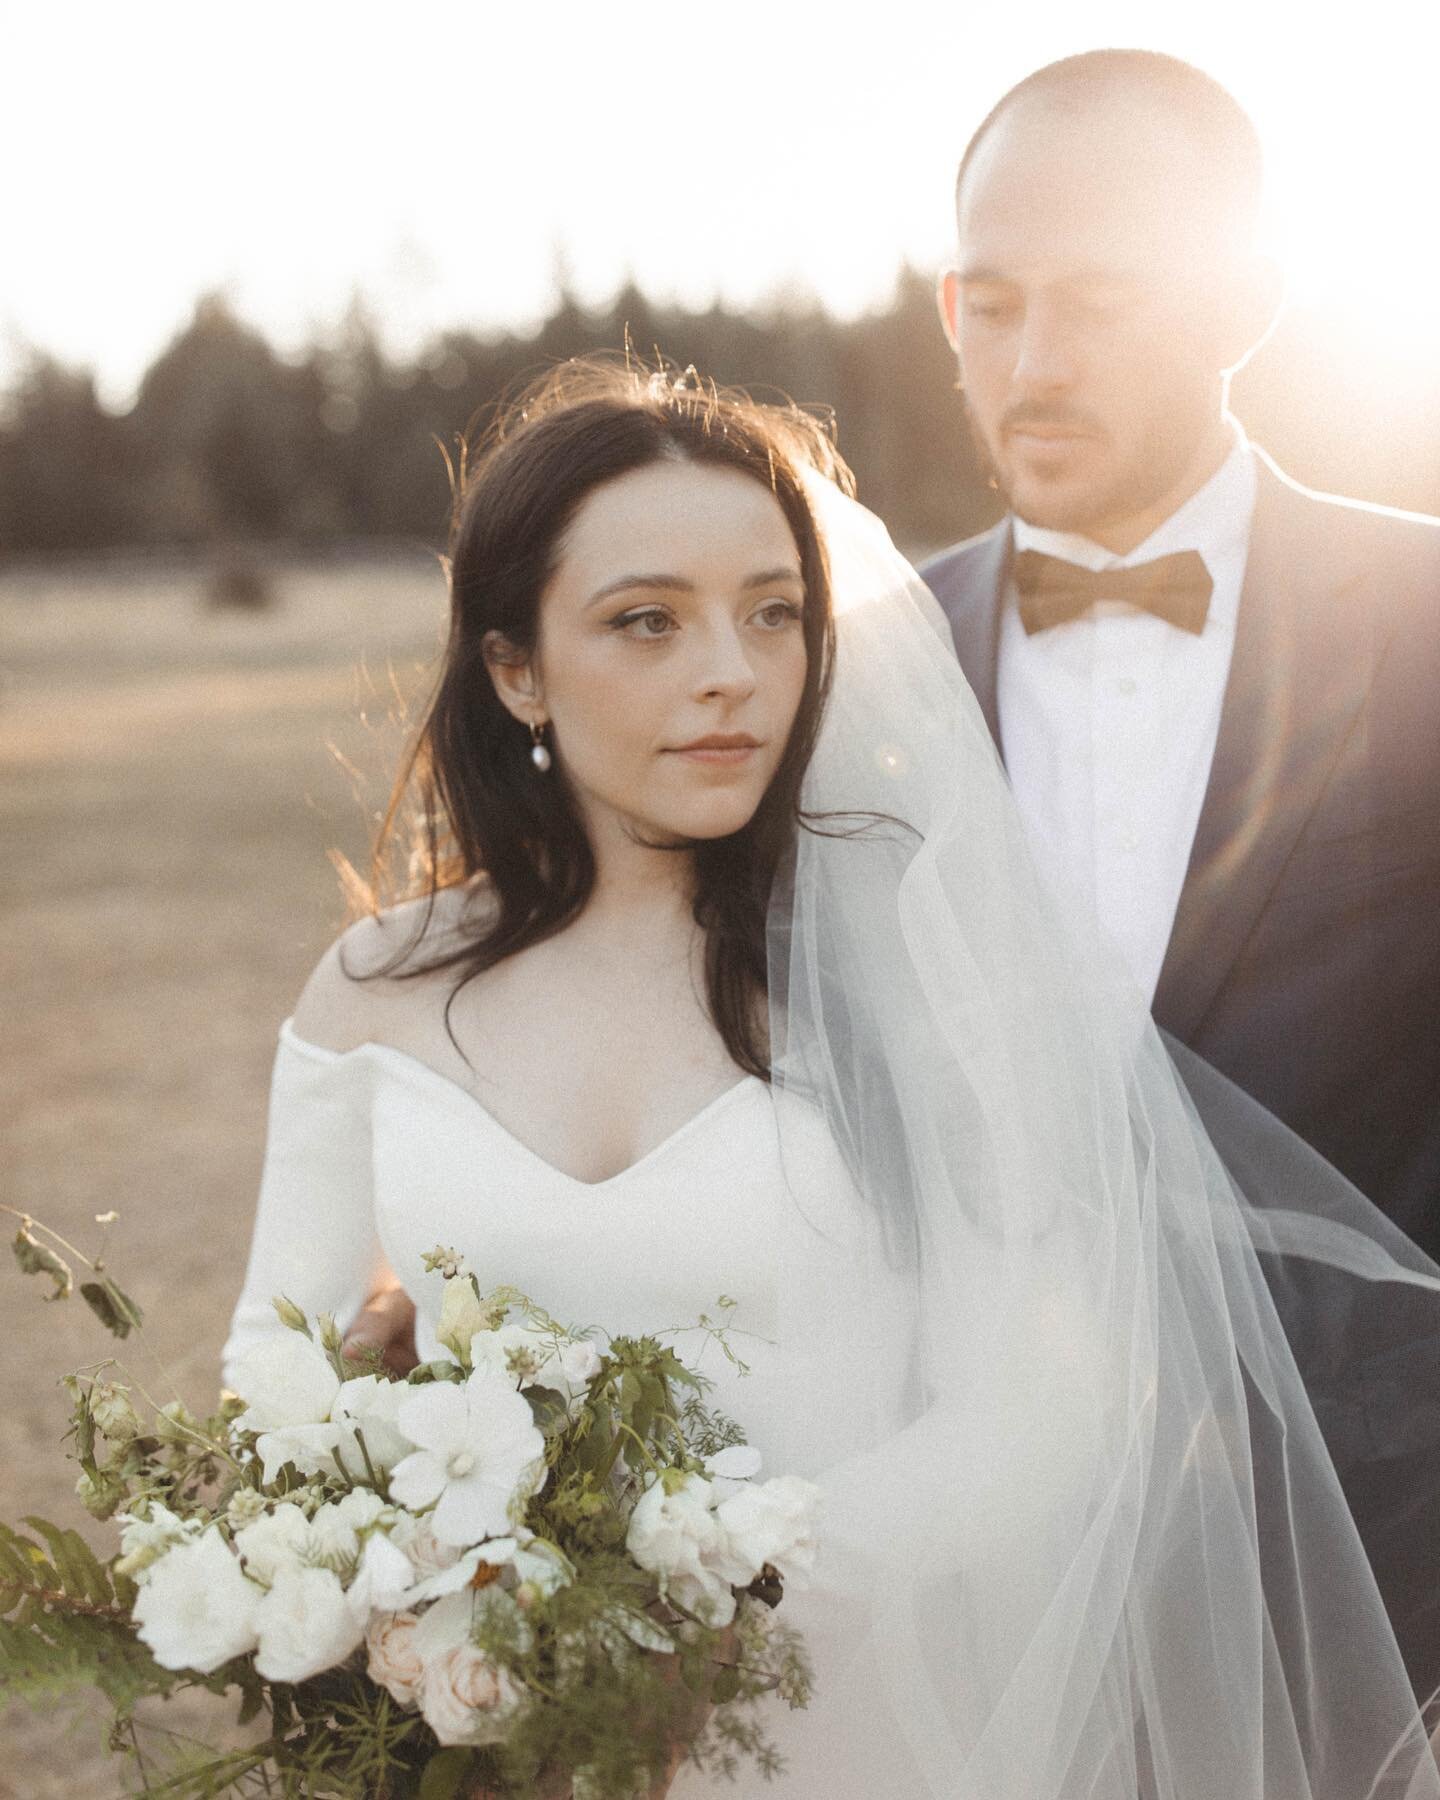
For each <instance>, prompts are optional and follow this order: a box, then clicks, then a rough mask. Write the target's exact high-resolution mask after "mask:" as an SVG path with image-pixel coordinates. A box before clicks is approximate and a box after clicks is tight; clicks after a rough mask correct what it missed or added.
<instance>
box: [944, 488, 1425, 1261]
mask: <svg viewBox="0 0 1440 1800" xmlns="http://www.w3.org/2000/svg"><path fill="white" fill-rule="evenodd" d="M1010 555H1011V533H1010V525H1009V521H1008V520H1002V521H1001V523H1000V524H999V525H997V526H995V527H994V528H993V529H992V530H991V531H988V532H986V533H984V534H983V535H982V536H980V537H977V538H972V539H971V540H970V541H969V542H967V543H964V544H961V545H959V546H958V547H956V548H954V549H951V550H947V551H945V552H943V553H942V554H941V555H940V556H938V557H936V558H934V559H933V560H932V561H931V562H929V563H928V564H927V565H926V566H925V568H924V569H923V570H922V571H921V572H922V574H923V575H924V577H925V579H926V581H927V582H928V583H929V585H930V587H931V589H932V591H933V592H934V594H935V596H936V598H937V599H938V600H939V602H940V605H941V606H942V607H943V608H944V610H945V613H946V615H947V617H948V618H949V620H950V624H951V628H952V630H953V632H954V636H955V647H956V650H957V652H958V653H959V657H960V662H961V664H962V666H963V667H964V670H965V673H966V676H967V677H968V679H969V681H970V684H971V686H972V687H973V688H974V690H975V693H976V695H977V697H978V699H979V701H980V704H981V706H982V708H983V709H984V712H985V716H986V718H987V719H988V721H989V723H990V729H991V731H992V732H993V733H994V735H995V738H996V741H997V743H999V745H1000V749H1001V753H1002V755H1003V753H1004V742H1003V738H1002V734H1001V731H1000V727H999V718H998V713H997V709H996V699H995V675H996V653H997V647H998V642H999V622H1000V608H1001V603H1002V600H1003V597H1004V594H1005V591H1006V585H1007V577H1008V570H1009V561H1010ZM1154 1014H1155V1018H1156V1021H1157V1023H1158V1024H1159V1025H1161V1026H1162V1027H1164V1028H1166V1029H1167V1030H1169V1031H1170V1032H1172V1033H1173V1034H1174V1035H1175V1036H1176V1037H1177V1038H1179V1039H1180V1040H1181V1042H1182V1043H1184V1044H1188V1045H1189V1046H1190V1047H1191V1048H1192V1049H1194V1050H1195V1051H1197V1052H1198V1053H1199V1054H1200V1055H1201V1056H1203V1057H1204V1058H1205V1059H1206V1060H1207V1061H1208V1062H1210V1063H1212V1064H1213V1065H1214V1066H1215V1067H1216V1068H1218V1069H1220V1070H1221V1071H1222V1073H1224V1074H1225V1075H1228V1076H1229V1077H1230V1079H1231V1080H1232V1081H1234V1082H1235V1083H1237V1085H1239V1086H1240V1087H1242V1088H1244V1089H1246V1090H1247V1091H1248V1092H1249V1093H1251V1094H1253V1095H1254V1096H1255V1098H1256V1099H1257V1100H1260V1101H1261V1102H1262V1103H1263V1104H1264V1105H1265V1106H1267V1107H1268V1108H1269V1109H1270V1110H1271V1111H1272V1112H1274V1113H1276V1114H1277V1115H1278V1116H1279V1117H1280V1118H1281V1119H1283V1120H1284V1121H1285V1122H1286V1124H1288V1125H1289V1126H1290V1127H1291V1128H1292V1129H1293V1130H1294V1131H1296V1132H1297V1133H1298V1134H1299V1135H1300V1136H1301V1137H1302V1138H1304V1139H1306V1140H1307V1141H1308V1142H1309V1143H1311V1144H1313V1145H1314V1146H1315V1148H1316V1149H1317V1150H1319V1151H1320V1152H1321V1153H1322V1154H1323V1155H1324V1156H1325V1157H1326V1158H1327V1159H1328V1160H1329V1161H1330V1162H1332V1163H1334V1164H1335V1165H1336V1166H1337V1167H1338V1168H1339V1169H1341V1170H1342V1171H1343V1172H1344V1173H1345V1174H1346V1175H1348V1176H1349V1177H1350V1179H1351V1180H1352V1181H1353V1182H1354V1183H1355V1184H1356V1186H1357V1187H1359V1188H1360V1189H1361V1191H1362V1192H1364V1193H1365V1194H1367V1195H1368V1196H1369V1197H1370V1198H1371V1199H1372V1200H1373V1201H1374V1202H1375V1203H1376V1204H1377V1205H1378V1206H1379V1207H1381V1208H1382V1210H1384V1211H1385V1212H1387V1213H1389V1214H1390V1216H1391V1217H1392V1218H1393V1219H1395V1220H1396V1222H1397V1223H1398V1224H1399V1225H1400V1226H1401V1227H1402V1228H1403V1229H1404V1230H1405V1231H1406V1232H1407V1233H1408V1234H1409V1235H1410V1236H1411V1237H1412V1238H1414V1239H1415V1240H1416V1242H1418V1243H1419V1244H1420V1245H1421V1246H1422V1247H1423V1248H1425V1249H1426V1250H1427V1251H1428V1252H1429V1253H1430V1255H1431V1256H1434V1257H1436V1258H1437V1259H1440V520H1435V519H1422V518H1418V517H1415V516H1413V515H1405V514H1398V513H1394V512H1387V511H1384V510H1382V509H1379V508H1375V507H1368V506H1362V505H1359V504H1357V503H1355V502H1351V501H1346V500H1338V499H1335V498H1333V497H1332V496H1329V495H1322V494H1316V493H1312V492H1310V491H1309V490H1308V489H1305V488H1302V487H1299V486H1298V485H1297V484H1296V483H1294V482H1292V481H1290V480H1289V479H1288V478H1287V477H1286V476H1284V475H1283V474H1281V472H1280V471H1279V470H1278V469H1277V468H1276V467H1275V465H1274V464H1273V463H1272V462H1270V461H1269V459H1268V458H1266V457H1265V456H1264V455H1263V454H1262V455H1260V457H1259V492H1258V495H1257V498H1256V506H1255V517H1254V523H1253V527H1252V532H1251V539H1250V554H1249V560H1248V562H1247V564H1246V570H1245V581H1244V586H1243V589H1242V592H1241V599H1240V611H1239V618H1238V622H1237V626H1236V638H1235V651H1234V659H1233V662H1232V665H1231V671H1230V678H1229V682H1228V685H1227V687H1226V690H1225V701H1224V707H1223V711H1222V714H1221V722H1220V735H1219V741H1218V744H1217V746H1216V751H1215V760H1214V763H1213V766H1212V768H1211V773H1210V782H1209V787H1208V789H1207V791H1206V795H1205V801H1204V805H1203V807H1202V809H1201V814H1200V821H1199V825H1198V827H1197V830H1196V835H1195V843H1194V846H1193V849H1192V851H1191V856H1190V864H1189V870H1188V873H1187V875H1186V879H1185V886H1184V889H1183V891H1182V894H1181V898H1180V905H1179V910H1178V912H1177V915H1176V919H1175V926H1174V930H1173V932H1172V935H1171V939H1170V945H1169V949H1168V952H1167V955H1166V958H1165V962H1164V966H1163V968H1162V970H1161V974H1160V982H1159V987H1158V989H1157V992H1156V996H1155V1003H1154Z"/></svg>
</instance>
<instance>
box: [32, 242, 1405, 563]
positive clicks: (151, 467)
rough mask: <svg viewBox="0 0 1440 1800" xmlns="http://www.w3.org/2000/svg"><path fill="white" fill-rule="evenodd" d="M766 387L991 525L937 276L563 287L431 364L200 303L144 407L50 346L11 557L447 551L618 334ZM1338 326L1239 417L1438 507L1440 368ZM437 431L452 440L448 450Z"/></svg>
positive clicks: (1293, 330)
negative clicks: (516, 397) (511, 441)
mask: <svg viewBox="0 0 1440 1800" xmlns="http://www.w3.org/2000/svg"><path fill="white" fill-rule="evenodd" d="M627 337H628V339H629V341H630V342H631V343H632V344H633V345H634V346H635V348H636V350H637V352H638V353H640V354H641V355H644V356H649V355H651V354H653V351H654V350H655V349H656V348H658V349H659V350H660V351H662V352H663V353H664V354H665V356H667V357H668V358H670V359H671V360H673V361H675V362H678V363H680V364H682V365H683V364H686V363H691V362H693V363H694V364H695V365H696V367H697V368H699V369H700V370H701V372H702V373H704V374H706V375H709V376H713V377H714V378H715V379H716V380H718V381H721V382H723V383H736V384H739V385H741V386H744V387H747V388H749V389H751V391H753V392H756V393H759V394H761V395H764V394H766V393H772V394H773V393H776V392H782V393H784V394H787V395H790V396H791V397H793V398H794V399H796V400H799V401H801V402H802V403H805V404H807V405H814V406H820V407H829V408H832V409H833V410H834V412H835V415H836V417H837V419H838V422H839V440H840V445H841V448H842V450H843V452H844V454H845V455H846V457H847V459H848V460H849V462H850V463H851V465H852V467H853V468H854V469H855V471H856V474H857V476H858V477H859V480H860V485H861V493H862V496H863V497H864V498H865V499H866V500H867V501H868V503H869V504H870V505H871V506H873V507H874V508H875V509H876V510H877V511H879V512H880V513H881V514H882V515H883V516H884V517H885V518H886V520H887V521H888V522H889V524H890V526H891V529H892V531H893V532H894V533H895V535H896V536H897V538H899V539H900V540H901V541H902V542H904V543H906V544H907V545H908V546H912V547H923V546H928V545H939V544H942V543H945V542H948V541H950V540H952V539H954V538H957V537H959V536H962V535H964V534H966V533H968V532H970V531H973V530H977V529H979V528H981V527H982V526H983V525H985V524H987V523H988V522H989V521H990V520H991V519H993V518H994V517H995V516H996V512H997V510H998V508H997V504H996V500H995V496H994V494H993V492H992V491H991V490H990V489H989V487H988V486H987V484H986V481H985V479H984V477H983V474H982V472H981V470H980V467H979V465H978V463H977V459H976V457H975V454H974V452H973V449H972V447H971V444H970V441H969V436H968V433H967V431H966V428H965V425H964V422H963V418H962V411H961V406H960V403H959V400H958V398H957V396H956V393H955V371H954V365H953V362H952V359H951V357H950V353H949V351H948V349H947V347H946V345H945V343H944V340H943V338H942V336H941V333H940V330H939V327H938V324H937V321H936V316H935V309H934V300H933V290H932V285H931V282H930V281H929V279H928V278H926V277H924V276H922V275H920V274H918V273H916V272H914V271H911V270H906V271H904V272H903V273H902V274H901V276H900V278H899V280H898V281H897V284H896V289H895V293H894V297H893V300H892V303H891V305H890V306H889V308H888V309H887V310H886V311H884V312H882V313H877V314H873V315H870V316H867V317H864V318H861V319H858V320H854V321H839V320H835V319H833V318H831V317H829V316H828V315H827V314H826V313H825V312H823V311H822V310H821V309H820V308H818V307H811V306H804V305H792V306H790V307H788V308H781V309H777V310H775V311H774V312H773V313H772V314H771V315H769V316H758V315H753V314H745V313H738V312H733V311H730V310H728V309H726V308H723V307H720V306H715V307H712V308H710V309H709V310H708V311H705V312H690V311H683V310H680V309H678V308H675V307H664V306H657V305H655V304H653V303H652V302H651V301H649V300H648V299H647V298H646V296H645V295H643V294H642V293H640V292H639V291H638V290H637V289H635V288H634V287H629V288H626V289H625V290H623V291H622V292H620V293H619V294H617V295H616V297H615V299H614V301H613V302H612V304H611V305H610V306H609V307H608V308H606V309H604V310H603V311H598V312H597V311H587V310H585V309H584V308H582V307H581V306H579V305H578V304H577V303H576V301H575V300H574V299H573V298H569V297H564V298H562V299H561V301H560V303H559V304H558V305H557V307H556V309H555V311H554V312H553V313H552V315H551V316H550V318H548V319H547V320H546V322H545V324H544V325H543V327H542V328H541V330H540V331H539V332H538V333H537V334H536V335H534V336H529V337H525V336H520V335H515V334H511V335H505V336H490V337H483V336H479V335H476V334H474V333H470V332H464V331H452V332H449V333H446V334H445V335H444V336H443V337H441V338H439V339H438V340H436V341H435V342H434V343H433V344H432V345H431V346H430V347H429V348H428V350H427V351H426V353H425V354H424V355H423V356H422V357H420V358H419V359H417V360H415V361H413V362H400V361H396V360H394V359H392V358H390V357H387V355H386V354H385V352H384V350H383V348H382V346H381V344H380V341H379V338H378V335H377V333H376V331H375V330H374V328H373V325H372V324H371V322H370V321H369V319H368V318H367V316H366V314H365V312H364V310H363V308H362V307H360V306H357V307H355V308H353V309H352V311H351V314H350V316H349V317H348V318H347V320H346V321H345V323H344V325H343V326H342V327H341V328H340V329H339V330H338V331H336V332H335V333H334V334H333V335H332V336H330V337H329V338H327V339H326V340H324V341H321V342H317V343H316V344H314V345H313V346H312V348H311V349H310V350H309V352H308V353H307V354H306V355H304V356H303V357H301V358H299V359H298V360H287V359H285V358H282V357H281V356H279V355H278V354H277V353H276V352H275V351H274V350H273V349H272V348H271V346H270V345H269V344H268V343H267V342H266V340H265V339H264V337H263V336H261V335H260V334H259V333H258V332H256V331H254V330H253V329H251V328H250V327H249V326H247V325H246V324H244V323H243V322H242V321H241V320H239V319H238V318H237V317H236V316H235V314H234V313H233V312H232V311H231V309H230V308H229V307H228V306H227V305H226V303H225V302H224V301H223V300H221V299H218V298H215V297H209V298H206V299H204V300H202V301H201V302H200V303H199V304H198V305H197V307H196V310H195V315H194V318H193V320H192V321H191V323H190V324H189V326H188V327H187V328H186V329H185V330H184V331H182V332H181V334H180V335H179V336H178V337H177V338H176V339H175V341H174V342H173V343H172V344H171V345H170V346H169V348H168V349H166V350H165V351H164V352H163V353H162V354H161V355H160V356H159V357H158V358H157V360H156V361H155V363H154V364H153V365H152V366H151V368H150V369H149V371H148V372H147V374H146V376H145V378H144V380H143V382H142V383H141V386H140V390H139V394H138V396H137V398H136V401H135V403H134V405H133V406H132V407H131V409H130V410H129V411H128V412H126V413H124V414H123V415H116V414H113V413H111V412H109V411H107V410H106V409H105V408H104V407H103V406H102V405H101V404H100V403H99V400H98V398H97V395H96V390H95V384H94V381H93V378H92V377H91V376H90V374H89V373H87V372H85V371H83V370H75V369H71V368H67V367H65V366H63V365H61V364H60V363H57V362H56V361H54V360H53V359H51V358H49V357H47V356H45V355H43V354H38V353H37V354H36V355H34V356H33V357H32V359H31V361H30V364H29V366H28V368H26V370H25V371H24V372H23V374H22V375H21V377H20V379H19V380H18V381H17V382H16V383H15V385H14V387H13V389H12V390H11V392H10V393H9V394H8V395H7V396H5V400H4V407H3V412H0V556H5V557H10V558H16V557H21V556H26V557H29V556H35V555H44V554H47V553H55V552H76V551H80V552H88V551H99V550H104V549H108V548H111V547H115V546H122V545H123V546H196V545H216V544H236V543H254V542H264V541H284V542H287V543H291V544H300V545H320V544H325V543H330V542H334V541H336V540H340V539H354V538H365V537H383V538H396V537H400V538H409V539H412V540H418V541H420V542H423V543H425V544H427V545H430V544H438V543H440V542H441V541H442V540H443V536H444V530H445V520H446V514H447V509H448V503H449V485H448V477H447V473H446V465H445V458H444V456H443V455H442V453H441V450H440V448H439V444H444V445H449V446H452V447H453V445H454V443H455V441H456V439H457V437H458V436H459V435H460V434H461V433H463V432H466V431H467V430H473V429H475V428H476V427H477V426H479V425H483V422H484V420H485V419H486V417H487V415H488V412H489V409H490V408H491V407H492V406H493V404H494V402H495V400H496V398H497V397H498V396H500V395H502V394H504V393H506V392H507V391H512V390H513V388H514V386H515V385H516V384H517V383H518V382H520V381H522V380H523V379H524V378H525V377H526V376H528V375H530V374H533V373H535V372H536V371H537V370H538V369H540V368H542V367H544V366H545V365H547V364H549V363H552V362H554V361H557V360H560V359H563V358H565V357H568V356H573V355H576V354H579V353H582V352H585V351H590V350H596V349H610V350H614V349H616V348H618V347H619V346H620V345H622V344H623V343H624V342H625V341H626V339H627ZM1391 348H1393V347H1388V346H1385V345H1384V344H1371V345H1366V344H1364V343H1360V344H1356V343H1354V342H1347V341H1346V340H1345V339H1344V337H1343V335H1342V332H1341V328H1340V326H1339V325H1338V323H1337V322H1336V321H1333V320H1327V319H1325V318H1323V317H1320V316H1306V315H1301V314H1296V315H1293V316H1291V317H1288V318H1287V319H1286V320H1284V321H1283V322H1282V325H1281V327H1280V329H1279V331H1277V333H1276V334H1275V336H1274V337H1273V338H1272V339H1271V341H1270V342H1269V343H1268V344H1266V345H1265V346H1264V348H1263V349H1262V350H1261V351H1260V352H1259V353H1258V355H1257V356H1256V357H1255V358H1254V359H1253V360H1252V362H1251V364H1250V365H1249V366H1248V367H1247V368H1246V370H1244V371H1243V372H1242V374H1241V376H1240V378H1239V381H1238V384H1237V389H1236V410H1237V411H1238V412H1239V414H1240V416H1241V418H1242V419H1243V420H1244V421H1245V423H1246V425H1247V427H1248V428H1249V430H1250V432H1251V434H1252V436H1254V437H1256V438H1257V439H1258V441H1260V442H1261V443H1263V444H1265V445H1266V446H1267V448H1269V449H1271V450H1272V451H1273V452H1274V454H1275V455H1276V456H1277V457H1278V458H1279V459H1280V461H1281V462H1282V464H1283V465H1284V466H1285V467H1287V468H1288V469H1289V470H1290V472H1291V473H1293V474H1294V475H1296V476H1297V477H1298V478H1299V479H1301V480H1303V481H1307V482H1309V483H1310V484H1312V485H1315V486H1320V487H1327V488H1332V489H1338V490H1340V491H1343V492H1348V493H1352V494H1356V495H1359V496H1360V497H1362V498H1366V499H1372V500H1378V501H1381V502H1384V503H1386V504H1390V505H1396V506H1404V507H1408V508H1412V509H1415V510H1420V511H1440V355H1437V354H1436V350H1437V347H1436V346H1435V345H1433V344H1432V345H1431V346H1430V350H1431V352H1432V354H1431V355H1430V356H1429V358H1428V359H1425V360H1424V362H1423V364H1422V366H1421V367H1420V368H1419V369H1418V370H1417V368H1416V367H1415V364H1414V362H1413V360H1410V361H1406V360H1405V359H1403V358H1402V359H1394V358H1393V356H1392V359H1391V360H1390V361H1388V362H1387V361H1384V360H1381V357H1382V354H1383V353H1384V352H1386V351H1387V349H1391ZM437 440H438V444H437Z"/></svg>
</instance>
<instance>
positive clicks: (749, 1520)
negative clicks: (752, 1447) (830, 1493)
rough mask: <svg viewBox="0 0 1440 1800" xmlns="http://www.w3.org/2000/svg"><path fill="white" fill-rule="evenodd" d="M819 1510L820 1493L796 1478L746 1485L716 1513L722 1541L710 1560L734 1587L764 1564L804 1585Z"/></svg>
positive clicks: (810, 1483) (751, 1577) (811, 1562)
mask: <svg viewBox="0 0 1440 1800" xmlns="http://www.w3.org/2000/svg"><path fill="white" fill-rule="evenodd" d="M819 1508H820V1489H819V1488H818V1487H816V1485H815V1483H814V1482H813V1481H804V1480H802V1479H801V1478H800V1476H798V1475H777V1476H776V1477H775V1478H774V1479H773V1480H772V1481H767V1482H765V1483H764V1484H763V1486H760V1487H752V1486H750V1485H748V1484H747V1485H746V1486H744V1487H742V1488H741V1489H740V1491H739V1492H738V1493H734V1494H731V1495H729V1496H728V1497H727V1498H726V1499H724V1500H722V1501H721V1502H720V1504H719V1506H718V1507H717V1508H716V1510H715V1516H716V1518H717V1519H718V1520H719V1522H720V1528H721V1533H722V1537H721V1545H720V1548H719V1550H718V1551H716V1552H712V1554H711V1556H710V1561H711V1562H712V1563H713V1564H714V1566H715V1567H716V1568H717V1569H718V1570H719V1572H720V1573H721V1574H722V1575H724V1577H725V1578H726V1580H727V1581H731V1582H733V1583H734V1584H735V1585H736V1586H737V1587H744V1586H745V1585H746V1584H747V1583H749V1582H751V1581H753V1580H754V1579H755V1577H756V1576H757V1575H758V1574H759V1573H760V1571H761V1569H762V1568H763V1567H764V1565H765V1564H766V1563H770V1564H772V1565H773V1567H775V1568H776V1569H778V1570H779V1571H780V1574H781V1575H782V1576H783V1577H784V1579H785V1580H786V1581H787V1582H791V1583H793V1584H794V1585H795V1586H796V1587H803V1586H804V1584H805V1581H806V1578H807V1577H808V1576H809V1574H810V1572H811V1570H812V1569H813V1568H814V1566H815V1524H816V1519H817V1516H818V1513H819Z"/></svg>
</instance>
